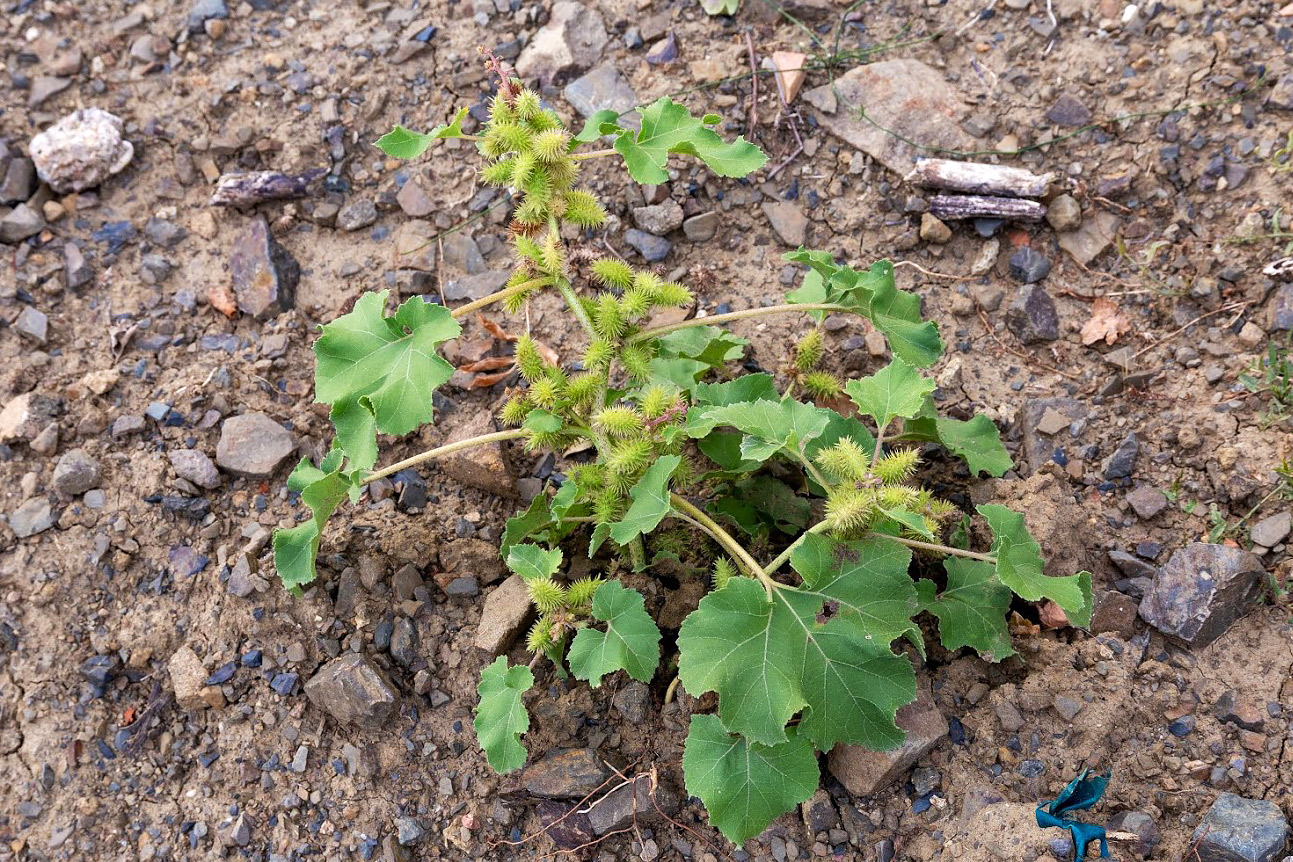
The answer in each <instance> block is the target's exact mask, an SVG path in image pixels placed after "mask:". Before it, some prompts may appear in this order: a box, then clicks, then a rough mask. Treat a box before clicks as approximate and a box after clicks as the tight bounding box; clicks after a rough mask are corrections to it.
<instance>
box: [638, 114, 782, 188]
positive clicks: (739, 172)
mask: <svg viewBox="0 0 1293 862" xmlns="http://www.w3.org/2000/svg"><path fill="white" fill-rule="evenodd" d="M638 113H640V114H641V115H642V128H641V129H640V130H639V131H637V132H634V131H632V130H631V129H620V130H619V132H618V134H619V137H618V138H616V140H615V151H616V152H618V153H619V154H620V155H621V156H623V157H624V164H625V166H626V167H628V171H629V176H631V177H633V179H634V180H636V181H637V182H639V183H644V184H652V183H663V182H667V181H668V179H669V174H668V173H667V172H666V171H665V169H664V166H665V163H666V162H667V161H668V160H669V154H670V153H681V154H685V155H689V156H695V157H696V158H698V159H700V160H701V161H702V162H704V163H705V164H706V166H708V167H709V169H710V170H711V171H713V172H714V173H715V174H717V175H718V176H720V177H744V176H747V175H749V174H751V173H753V172H754V171H757V170H758V169H759V168H761V167H763V165H764V163H766V162H767V161H768V157H767V156H766V155H764V154H763V152H762V151H761V150H760V149H759V148H758V147H756V146H755V145H754V144H752V143H750V142H749V141H747V140H745V139H744V138H739V137H738V138H737V139H736V140H735V141H732V142H731V143H728V142H726V141H724V140H723V139H722V138H721V137H720V136H719V135H718V133H717V132H715V131H714V130H713V129H711V128H709V127H708V126H706V125H705V124H704V123H702V122H701V121H700V120H698V119H696V118H695V117H693V116H692V115H691V113H690V112H689V111H688V110H687V108H686V106H684V105H680V104H678V103H677V102H675V101H673V100H672V99H670V98H669V97H668V96H662V97H661V98H660V99H658V100H656V101H655V102H652V103H651V104H650V105H648V106H647V107H645V108H638Z"/></svg>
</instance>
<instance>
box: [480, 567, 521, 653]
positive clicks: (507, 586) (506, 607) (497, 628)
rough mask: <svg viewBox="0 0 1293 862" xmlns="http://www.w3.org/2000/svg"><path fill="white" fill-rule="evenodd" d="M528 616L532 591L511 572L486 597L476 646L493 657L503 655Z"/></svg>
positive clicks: (518, 576)
mask: <svg viewBox="0 0 1293 862" xmlns="http://www.w3.org/2000/svg"><path fill="white" fill-rule="evenodd" d="M529 618H530V591H529V590H528V589H527V588H526V586H525V581H524V580H523V579H522V578H521V576H520V575H512V576H511V577H510V578H508V579H507V580H505V581H503V583H501V584H500V585H499V586H498V587H497V588H496V589H495V590H494V591H493V592H492V593H490V594H489V596H488V597H486V599H485V608H484V610H483V611H481V614H480V624H479V625H478V626H477V627H476V640H475V644H476V648H477V649H481V650H484V651H485V652H487V653H489V654H490V655H491V656H497V655H501V654H502V653H504V652H506V651H507V648H508V647H509V646H511V645H512V641H513V640H515V639H516V636H517V635H518V634H520V633H521V629H522V628H524V627H525V623H526V621H527V620H528V619H529Z"/></svg>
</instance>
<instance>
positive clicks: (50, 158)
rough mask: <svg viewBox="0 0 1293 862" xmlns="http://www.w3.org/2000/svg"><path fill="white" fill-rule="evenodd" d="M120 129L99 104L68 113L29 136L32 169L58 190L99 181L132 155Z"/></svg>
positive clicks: (82, 188)
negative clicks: (34, 166) (38, 132)
mask: <svg viewBox="0 0 1293 862" xmlns="http://www.w3.org/2000/svg"><path fill="white" fill-rule="evenodd" d="M69 83H70V82H69ZM121 130H122V123H121V118H120V117H117V116H115V115H114V114H109V113H108V112H107V111H104V110H100V109H99V108H82V109H81V110H79V111H74V112H73V113H71V114H68V115H67V116H66V117H64V118H63V119H61V120H59V121H58V122H57V123H55V124H54V125H52V126H50V127H49V128H48V129H46V130H45V131H43V132H41V133H40V134H38V135H36V136H35V137H34V138H32V139H31V146H30V151H31V159H32V161H33V162H34V163H35V165H36V173H37V174H38V175H39V176H40V178H41V179H42V180H44V181H45V182H47V183H49V187H50V188H51V189H53V190H54V191H55V192H58V193H59V194H66V193H67V192H80V191H85V190H86V189H88V188H93V187H94V186H97V185H99V184H100V183H102V182H103V181H104V180H106V179H107V178H108V177H110V176H112V175H113V174H116V173H119V172H120V171H122V170H124V169H125V167H126V165H128V164H130V160H131V159H133V158H134V155H135V148H134V147H133V146H132V145H131V143H130V141H127V140H125V139H123V138H122V136H121Z"/></svg>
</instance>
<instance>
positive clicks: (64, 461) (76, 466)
mask: <svg viewBox="0 0 1293 862" xmlns="http://www.w3.org/2000/svg"><path fill="white" fill-rule="evenodd" d="M101 478H103V473H102V471H101V470H100V468H99V462H98V461H96V460H95V459H93V458H91V457H90V456H89V455H87V454H86V453H85V452H84V450H81V449H72V450H70V451H67V452H64V453H63V457H61V458H59V459H58V463H57V464H56V465H54V476H53V478H52V479H51V480H50V481H51V482H52V483H53V485H54V490H56V491H58V492H59V493H60V494H66V495H67V496H69V497H76V496H78V495H80V494H84V493H85V492H86V491H88V490H90V489H91V488H97V487H98V486H99V480H100V479H101Z"/></svg>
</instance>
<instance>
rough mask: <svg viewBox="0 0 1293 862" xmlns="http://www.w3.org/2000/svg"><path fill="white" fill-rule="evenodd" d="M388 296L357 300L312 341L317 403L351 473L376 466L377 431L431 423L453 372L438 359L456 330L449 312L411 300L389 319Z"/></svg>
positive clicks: (418, 299) (390, 431) (389, 431)
mask: <svg viewBox="0 0 1293 862" xmlns="http://www.w3.org/2000/svg"><path fill="white" fill-rule="evenodd" d="M388 293H390V291H386V290H383V291H379V292H376V293H366V294H364V295H363V296H361V297H360V298H359V301H358V302H356V303H355V308H354V310H353V311H351V312H350V313H349V314H345V315H342V316H341V317H339V318H337V319H336V320H334V321H333V322H332V323H329V324H327V325H325V326H324V327H323V334H322V335H320V336H319V339H318V340H317V341H315V343H314V354H315V384H314V386H315V400H316V401H318V402H319V403H320V404H330V405H332V420H333V424H334V425H335V426H336V428H337V434H338V438H339V440H340V442H341V444H342V448H344V449H345V450H346V453H347V454H348V455H349V456H350V467H351V469H352V470H367V469H369V468H370V467H372V466H373V464H375V463H376V459H377V443H376V435H377V432H379V431H380V432H381V433H383V434H396V435H399V434H407V433H409V432H410V431H413V430H414V429H416V428H417V427H418V426H419V425H421V424H423V423H425V422H430V421H431V420H432V419H433V418H434V413H435V411H434V408H433V406H432V399H431V393H432V392H433V391H434V390H435V389H436V388H437V387H438V386H440V385H442V384H443V383H445V382H446V381H447V380H448V379H449V378H450V377H451V376H452V375H453V372H454V368H453V366H452V365H450V364H449V363H448V362H446V361H445V360H444V359H442V358H441V357H440V356H439V355H437V353H436V351H437V348H438V347H439V346H440V345H441V344H443V343H444V342H446V341H448V340H449V339H451V338H455V337H456V336H457V335H458V333H459V332H460V331H461V327H460V326H459V325H458V321H456V320H454V319H453V317H452V316H451V315H450V313H449V310H448V309H446V308H444V307H443V306H440V305H432V304H431V303H428V302H425V301H424V300H423V299H422V298H421V297H417V296H415V297H413V298H412V299H409V300H408V301H406V302H405V303H404V304H403V305H401V306H400V307H399V309H398V310H396V312H395V314H394V316H392V317H387V316H386V315H385V314H384V313H383V309H384V308H385V304H386V296H387V294H388Z"/></svg>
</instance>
